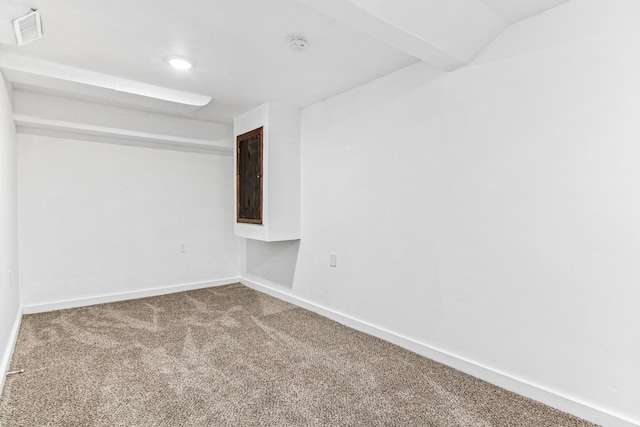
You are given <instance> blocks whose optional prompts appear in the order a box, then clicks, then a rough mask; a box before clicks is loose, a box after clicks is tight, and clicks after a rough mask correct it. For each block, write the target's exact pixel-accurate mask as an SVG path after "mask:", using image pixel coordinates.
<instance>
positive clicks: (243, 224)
mask: <svg viewBox="0 0 640 427" xmlns="http://www.w3.org/2000/svg"><path fill="white" fill-rule="evenodd" d="M233 128H234V136H235V138H236V150H234V166H235V171H234V172H235V177H236V179H235V194H236V204H235V208H236V212H235V213H236V215H235V216H236V222H235V227H234V231H235V235H236V236H239V237H246V238H249V239H255V240H261V241H265V242H274V241H283V240H297V239H300V110H298V109H296V108H291V107H287V106H283V105H278V104H273V103H267V104H263V105H261V106H259V107H257V108H255V109H253V110H251V111H248V112H247V113H245V114H243V115H241V116H238V117H236V118H235V119H234V121H233ZM260 143H261V144H260ZM260 148H261V149H260ZM259 151H260V155H258V152H259ZM259 160H261V161H259Z"/></svg>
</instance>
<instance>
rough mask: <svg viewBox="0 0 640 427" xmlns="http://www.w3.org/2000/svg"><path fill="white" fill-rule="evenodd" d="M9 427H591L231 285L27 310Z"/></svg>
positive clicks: (1, 403)
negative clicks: (36, 311) (44, 310)
mask: <svg viewBox="0 0 640 427" xmlns="http://www.w3.org/2000/svg"><path fill="white" fill-rule="evenodd" d="M21 368H24V369H25V372H24V373H23V374H16V375H11V376H9V377H7V382H6V386H5V389H4V391H3V394H2V397H1V400H0V425H3V426H341V425H344V426H443V427H444V426H446V427H450V426H482V427H485V426H536V427H542V426H554V427H559V426H592V425H593V424H590V423H587V422H585V421H582V420H579V419H577V418H574V417H572V416H570V415H567V414H564V413H562V412H559V411H556V410H554V409H552V408H549V407H547V406H544V405H542V404H540V403H537V402H534V401H532V400H529V399H526V398H523V397H521V396H518V395H515V394H513V393H510V392H508V391H505V390H502V389H500V388H498V387H495V386H492V385H490V384H488V383H486V382H484V381H481V380H479V379H476V378H473V377H471V376H468V375H465V374H463V373H460V372H458V371H456V370H454V369H451V368H448V367H446V366H443V365H441V364H439V363H436V362H433V361H431V360H429V359H426V358H424V357H421V356H418V355H416V354H414V353H411V352H409V351H406V350H404V349H402V348H399V347H397V346H394V345H392V344H389V343H387V342H385V341H382V340H379V339H377V338H373V337H371V336H368V335H366V334H363V333H360V332H357V331H354V330H352V329H349V328H347V327H344V326H342V325H339V324H338V323H335V322H333V321H331V320H328V319H326V318H324V317H321V316H318V315H316V314H314V313H311V312H309V311H307V310H303V309H301V308H297V307H295V306H293V305H290V304H288V303H285V302H282V301H279V300H277V299H274V298H271V297H269V296H267V295H264V294H261V293H259V292H256V291H253V290H251V289H249V288H246V287H244V286H242V285H239V284H236V285H229V286H223V287H217V288H208V289H202V290H197V291H189V292H182V293H177V294H171V295H165V296H159V297H153V298H145V299H138V300H132V301H125V302H117V303H111V304H102V305H95V306H91V307H83V308H78V309H70V310H61V311H55V312H49V313H42V314H33V315H26V316H24V319H23V321H22V326H21V328H20V334H19V337H18V343H17V347H16V351H15V354H14V356H13V360H12V363H11V369H21Z"/></svg>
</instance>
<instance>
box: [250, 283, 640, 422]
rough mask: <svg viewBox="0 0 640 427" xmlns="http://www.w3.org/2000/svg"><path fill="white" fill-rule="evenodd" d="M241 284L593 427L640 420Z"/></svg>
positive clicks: (263, 286) (284, 292) (286, 294)
mask: <svg viewBox="0 0 640 427" xmlns="http://www.w3.org/2000/svg"><path fill="white" fill-rule="evenodd" d="M240 283H242V284H243V285H245V286H247V287H249V288H252V289H255V290H257V291H260V292H263V293H265V294H268V295H271V296H273V297H275V298H278V299H281V300H284V301H287V302H290V303H292V304H294V305H297V306H299V307H302V308H305V309H307V310H310V311H313V312H315V313H318V314H320V315H322V316H324V317H327V318H329V319H332V320H335V321H336V322H338V323H341V324H343V325H345V326H348V327H350V328H353V329H356V330H358V331H361V332H364V333H366V334H369V335H373V336H375V337H377V338H380V339H383V340H385V341H388V342H390V343H393V344H395V345H397V346H399V347H403V348H405V349H407V350H410V351H412V352H414V353H417V354H420V355H422V356H424V357H427V358H429V359H432V360H435V361H436V362H440V363H442V364H445V365H447V366H450V367H452V368H455V369H457V370H459V371H462V372H465V373H467V374H470V375H473V376H474V377H476V378H480V379H482V380H484V381H487V382H489V383H491V384H494V385H496V386H498V387H502V388H504V389H507V390H509V391H512V392H514V393H517V394H520V395H522V396H525V397H528V398H530V399H533V400H536V401H538V402H542V403H544V404H546V405H549V406H551V407H553V408H556V409H559V410H561V411H563V412H567V413H569V414H573V415H575V416H577V417H580V418H583V419H585V420H587V421H591V422H593V423H595V424H598V425H601V426H606V427H639V426H640V420H633V419H631V418H629V417H627V416H625V415H622V414H616V413H614V412H612V411H609V410H607V409H605V408H601V407H598V406H597V405H593V404H589V403H586V402H582V401H580V400H579V399H576V398H573V397H571V396H566V395H564V394H562V393H558V392H555V391H553V390H550V389H549V388H546V387H544V386H542V385H539V384H534V383H532V382H530V381H526V380H523V379H520V378H517V377H515V376H513V375H510V374H507V373H504V372H501V371H500V370H498V369H495V368H492V367H489V366H484V365H482V364H480V363H477V362H474V361H473V360H469V359H466V358H464V357H462V356H459V355H456V354H452V353H450V352H448V351H446V350H442V349H438V348H437V347H435V346H432V345H429V344H426V343H423V342H418V341H416V340H414V339H412V338H409V337H405V336H403V335H401V334H398V333H395V332H392V331H389V330H387V329H385V328H381V327H379V326H376V325H373V324H371V323H368V322H365V321H362V320H360V319H357V318H355V317H352V316H350V315H348V314H344V313H340V312H338V311H336V310H334V309H331V308H329V307H325V306H322V305H319V304H316V303H314V302H312V301H309V300H306V299H304V298H300V297H297V296H295V295H293V294H292V293H291V291H290V290H289V289H287V288H284V287H283V286H280V285H278V284H275V283H272V282H269V281H267V280H264V279H262V278H258V277H255V276H252V275H249V274H245V275H244V276H243V277H241V279H240Z"/></svg>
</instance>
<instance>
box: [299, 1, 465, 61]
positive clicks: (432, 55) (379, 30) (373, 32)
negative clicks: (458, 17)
mask: <svg viewBox="0 0 640 427" xmlns="http://www.w3.org/2000/svg"><path fill="white" fill-rule="evenodd" d="M300 1H301V2H303V3H305V4H306V5H307V6H310V7H312V8H314V9H316V10H318V11H320V12H322V13H324V14H325V15H328V16H330V17H332V18H334V19H336V20H338V21H341V22H343V23H345V24H347V25H349V26H351V27H353V28H356V29H358V30H360V31H362V32H363V33H365V34H368V35H370V36H372V37H374V38H376V39H378V40H381V41H383V42H385V43H387V44H388V45H390V46H393V47H395V48H397V49H399V50H401V51H403V52H405V53H408V54H410V55H412V56H414V57H416V58H418V59H420V60H422V61H424V62H428V63H430V64H432V65H435V66H436V67H438V68H440V69H442V70H445V71H451V70H455V69H456V68H459V67H462V66H463V65H466V62H465V61H463V60H461V59H460V58H457V57H456V56H454V55H452V54H450V53H448V52H446V51H444V50H441V49H439V48H438V47H436V46H434V45H433V44H431V43H429V42H428V41H427V40H425V39H423V38H421V37H419V36H417V35H415V34H413V33H411V32H410V31H408V30H407V29H405V28H402V27H401V26H399V25H397V24H395V23H394V22H392V21H390V20H388V19H385V17H384V16H382V15H381V14H377V13H375V12H372V11H371V10H366V9H365V8H363V7H361V6H360V5H358V4H357V3H356V2H354V1H352V0H300Z"/></svg>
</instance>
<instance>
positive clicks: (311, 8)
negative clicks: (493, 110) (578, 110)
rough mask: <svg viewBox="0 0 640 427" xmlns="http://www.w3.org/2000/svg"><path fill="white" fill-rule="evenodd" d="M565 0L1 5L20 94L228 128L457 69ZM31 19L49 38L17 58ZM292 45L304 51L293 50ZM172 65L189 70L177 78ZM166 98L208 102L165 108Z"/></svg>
mask: <svg viewBox="0 0 640 427" xmlns="http://www.w3.org/2000/svg"><path fill="white" fill-rule="evenodd" d="M566 1H567V0H393V1H391V0H268V1H265V0H134V1H131V0H128V1H124V0H111V1H96V0H56V1H51V0H0V68H2V70H3V72H4V74H5V77H6V78H7V79H8V80H10V81H11V82H12V83H13V84H14V86H15V87H16V88H17V89H19V90H25V91H34V92H45V93H49V94H56V95H61V96H67V97H72V98H81V99H92V100H95V101H96V102H101V103H107V104H115V105H126V106H129V107H133V108H138V109H142V110H148V111H164V112H165V113H168V114H181V115H187V116H189V117H192V118H198V119H202V120H208V121H218V122H224V123H229V122H230V121H231V120H232V118H233V117H234V116H236V115H238V114H240V113H242V112H244V111H246V110H248V109H249V108H252V107H254V106H256V105H259V104H261V103H263V102H267V101H272V102H278V103H283V104H287V105H292V106H297V107H304V106H307V105H310V104H312V103H315V102H318V101H321V100H323V99H326V98H328V97H330V96H333V95H335V94H338V93H340V92H343V91H345V90H348V89H351V88H353V87H356V86H359V85H361V84H363V83H366V82H368V81H371V80H374V79H376V78H378V77H380V76H383V75H385V74H388V73H390V72H392V71H395V70H398V69H400V68H403V67H405V66H407V65H410V64H412V63H414V62H416V61H419V60H422V61H425V62H428V63H430V64H433V65H434V66H436V67H438V68H440V69H443V70H445V71H449V70H453V69H456V68H458V67H461V66H464V65H466V64H468V63H470V62H471V61H472V60H473V59H474V58H475V57H476V56H477V55H478V54H479V53H480V52H481V51H482V50H483V49H485V48H486V46H487V45H488V44H489V43H491V41H492V40H493V39H494V38H495V37H496V36H497V35H498V34H499V33H500V32H501V31H503V30H504V29H505V28H506V27H507V26H509V25H510V24H512V23H514V22H517V21H518V20H521V19H525V18H527V17H529V16H532V15H534V14H537V13H540V12H541V11H544V10H546V9H548V8H550V7H554V6H557V5H559V4H561V3H564V2H566ZM30 8H34V9H38V10H39V11H40V13H41V16H42V25H43V34H44V35H43V38H42V39H40V40H37V41H34V42H32V43H30V44H28V45H24V46H21V47H18V46H17V45H16V44H15V37H14V36H13V34H12V32H11V19H14V18H17V17H19V16H22V14H24V13H26V12H27V11H28V10H29V9H30ZM290 34H301V35H304V36H305V37H306V38H307V39H308V40H309V42H310V46H309V48H308V49H307V50H306V51H304V52H297V53H296V52H292V51H290V50H289V49H288V48H287V45H286V43H285V38H286V37H287V36H288V35H290ZM170 55H181V56H185V57H188V58H190V59H192V60H193V62H194V68H193V69H191V70H189V71H187V72H184V71H182V72H181V71H178V70H174V69H172V68H171V67H170V66H169V65H168V64H167V63H166V61H165V59H166V57H167V56H170ZM25 57H26V58H25ZM113 82H115V83H113ZM109 85H113V87H111V89H110V86H109ZM131 88H134V89H135V88H137V89H136V90H131V91H130V92H131V93H130V92H129V90H130V89H131ZM162 88H167V89H171V90H173V91H174V94H175V95H185V96H186V94H181V92H188V93H191V94H197V95H200V96H201V97H202V96H204V97H211V98H213V100H212V101H211V102H209V103H208V104H207V105H205V106H203V107H198V106H193V105H181V103H180V102H174V101H170V100H168V98H162V96H159V98H158V99H159V100H160V101H158V99H155V98H154V96H155V95H153V93H154V91H156V89H157V91H156V92H157V93H158V94H159V93H161V92H162V90H161V89H162ZM142 89H144V90H142ZM141 90H142V91H141ZM114 91H115V92H114ZM114 93H117V96H115V95H114ZM149 94H151V96H148V95H149Z"/></svg>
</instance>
